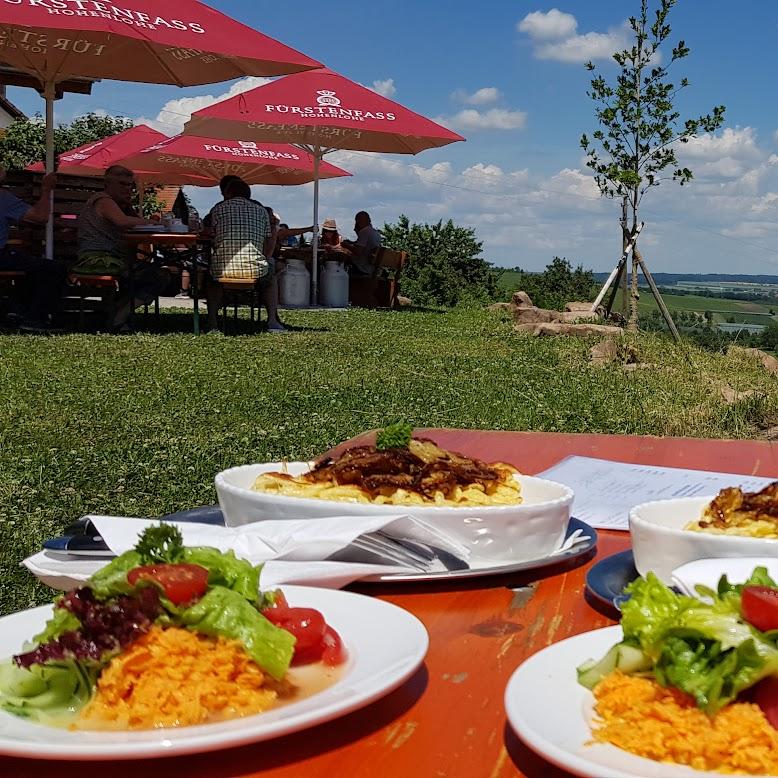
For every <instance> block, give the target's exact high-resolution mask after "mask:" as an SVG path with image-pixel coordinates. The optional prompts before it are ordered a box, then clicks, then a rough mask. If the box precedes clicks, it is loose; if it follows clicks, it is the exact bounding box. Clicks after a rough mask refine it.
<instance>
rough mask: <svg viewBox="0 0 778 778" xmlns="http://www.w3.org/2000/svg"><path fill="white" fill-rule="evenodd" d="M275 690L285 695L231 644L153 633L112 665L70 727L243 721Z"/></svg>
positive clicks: (175, 632)
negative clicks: (76, 721) (77, 718)
mask: <svg viewBox="0 0 778 778" xmlns="http://www.w3.org/2000/svg"><path fill="white" fill-rule="evenodd" d="M287 687H288V685H287ZM279 690H280V691H282V692H285V691H288V688H285V687H284V686H283V685H281V686H279V685H278V684H275V683H274V682H273V681H272V679H270V678H267V677H266V676H265V675H264V674H263V673H262V671H261V670H260V668H259V667H258V666H257V665H256V663H255V662H254V661H253V660H252V659H251V658H250V657H249V656H248V654H247V653H246V652H245V651H244V649H243V647H242V646H241V644H240V643H238V642H237V641H234V640H226V639H224V638H221V637H219V638H210V637H206V636H204V635H198V634H196V633H193V632H189V631H188V630H185V629H179V628H176V627H172V628H170V629H161V628H159V627H153V628H152V629H151V630H150V631H149V632H148V633H147V634H146V635H144V636H143V637H142V638H140V639H139V640H137V641H136V642H135V643H133V644H132V645H131V646H130V647H129V648H128V649H127V651H125V652H124V653H122V654H121V655H119V656H117V657H114V659H112V660H111V662H110V664H109V665H108V666H107V667H106V668H105V670H104V671H103V672H102V674H101V675H100V678H99V680H98V682H97V691H96V693H95V695H94V697H93V698H92V700H90V702H89V703H88V704H87V705H86V707H85V708H84V709H83V710H82V712H81V715H80V718H79V722H78V724H77V725H76V727H77V728H79V729H121V730H123V729H153V728H157V727H183V726H188V725H190V724H203V723H206V722H210V721H221V720H224V719H232V718H238V717H241V716H249V715H252V714H255V713H261V712H262V711H264V710H267V709H268V708H269V707H271V706H272V705H273V704H274V703H275V702H276V699H277V697H278V693H279Z"/></svg>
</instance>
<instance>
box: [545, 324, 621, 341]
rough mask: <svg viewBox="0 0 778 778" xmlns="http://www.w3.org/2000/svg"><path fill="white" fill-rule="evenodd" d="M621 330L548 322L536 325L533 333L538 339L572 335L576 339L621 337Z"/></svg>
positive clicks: (598, 325) (607, 326)
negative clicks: (591, 336) (594, 336)
mask: <svg viewBox="0 0 778 778" xmlns="http://www.w3.org/2000/svg"><path fill="white" fill-rule="evenodd" d="M622 333H623V330H622V329H621V327H611V326H609V325H607V324H565V323H563V322H549V323H547V324H538V325H537V326H536V327H535V330H534V332H533V334H534V335H536V336H540V337H549V336H554V335H573V336H575V337H578V338H585V337H587V336H589V335H599V336H603V337H605V336H611V335H614V336H619V337H620V336H621V335H622Z"/></svg>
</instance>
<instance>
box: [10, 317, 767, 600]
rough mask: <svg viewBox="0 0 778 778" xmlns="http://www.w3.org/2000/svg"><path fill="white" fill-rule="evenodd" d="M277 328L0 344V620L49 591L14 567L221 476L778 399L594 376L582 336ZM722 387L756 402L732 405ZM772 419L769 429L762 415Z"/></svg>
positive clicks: (681, 420)
mask: <svg viewBox="0 0 778 778" xmlns="http://www.w3.org/2000/svg"><path fill="white" fill-rule="evenodd" d="M286 318H287V319H288V321H289V322H290V323H291V324H292V325H294V326H295V327H298V328H300V329H299V331H297V332H295V333H293V334H290V335H287V336H269V335H266V334H260V335H256V336H239V337H227V338H224V337H214V336H201V337H199V338H196V337H194V336H192V335H189V334H181V332H183V330H184V329H185V328H186V327H187V326H188V325H189V319H188V318H186V317H183V316H179V315H176V314H163V317H162V319H163V322H164V324H165V326H166V327H167V328H171V329H172V328H175V327H179V329H180V333H179V334H166V335H159V334H157V335H153V334H144V335H137V336H134V337H110V336H97V335H70V336H63V337H51V338H37V337H23V336H10V335H6V336H0V379H1V380H2V387H3V388H2V395H3V403H2V405H0V473H2V478H0V522H1V523H2V532H3V543H2V549H0V567H2V574H1V577H0V612H2V613H7V612H9V611H12V610H15V609H18V608H23V607H27V606H29V605H32V604H35V603H39V602H42V601H45V600H46V599H47V598H48V597H50V595H51V592H49V591H48V590H44V589H43V588H42V587H39V586H36V585H34V583H33V581H32V580H31V577H30V576H29V575H28V574H27V573H26V572H25V571H23V570H21V569H20V568H19V567H18V564H19V561H20V560H21V559H22V558H23V557H25V556H26V555H28V554H30V553H32V552H34V551H36V550H38V549H39V548H40V544H41V541H42V540H43V539H44V538H46V537H50V536H52V535H56V534H58V533H59V532H60V531H61V530H62V528H63V527H64V526H65V525H66V524H67V523H69V522H70V521H71V520H73V519H74V518H77V517H78V516H81V515H82V514H85V513H89V512H92V513H109V514H124V515H137V516H158V515H161V514H163V513H167V512H170V511H175V510H179V509H183V508H187V507H193V506H196V505H203V504H208V503H212V502H214V500H215V493H214V489H213V477H214V475H215V473H216V472H217V471H219V470H221V469H223V468H226V467H229V466H232V465H238V464H243V463H247V462H256V461H263V460H268V459H278V458H279V457H290V458H308V457H312V456H314V455H316V454H318V453H319V452H321V451H323V450H325V449H327V448H328V447H330V446H332V445H333V444H335V443H337V442H339V441H341V440H343V439H344V438H348V437H350V436H352V435H356V434H357V433H359V432H361V431H363V430H365V429H370V428H373V427H378V426H382V425H383V424H384V423H385V422H386V421H387V420H394V419H399V418H403V419H407V420H408V421H410V422H412V423H413V424H415V425H417V426H433V427H434V426H449V427H468V428H493V429H517V430H547V431H565V432H611V433H640V434H655V435H691V436H701V437H758V436H759V435H760V434H761V430H762V429H763V428H764V427H765V426H766V425H768V424H769V423H771V422H770V414H771V413H772V411H771V409H772V408H775V407H778V388H777V387H776V382H775V379H774V377H771V376H769V375H768V374H767V373H765V372H764V371H763V370H762V368H761V367H759V366H758V365H757V363H756V362H755V361H752V360H750V359H747V358H745V357H725V356H721V355H714V354H709V353H705V352H702V351H697V350H689V351H686V350H683V349H680V348H678V347H676V346H674V345H673V344H672V342H671V341H669V340H667V339H665V338H663V337H661V336H652V335H645V336H640V338H639V339H637V340H636V341H635V345H636V348H637V349H638V352H639V354H640V356H641V358H642V359H643V360H644V361H645V362H648V363H652V364H653V365H655V366H654V367H653V368H651V369H646V370H637V371H634V372H630V373H627V372H625V371H623V370H622V369H620V368H619V367H613V366H611V367H607V368H600V367H593V366H591V365H590V364H589V362H588V352H589V348H590V346H591V343H590V342H582V341H579V340H574V339H558V340H546V339H534V338H524V337H520V336H518V335H516V334H515V333H514V332H513V331H512V328H511V324H510V322H509V321H508V320H507V318H506V317H504V316H502V315H501V314H495V313H491V312H487V311H482V310H457V311H452V312H446V313H436V312H409V311H402V312H370V311H350V312H330V311H321V312H297V313H288V314H287V316H286ZM712 381H726V382H728V383H729V384H730V385H731V386H733V387H735V388H738V389H748V388H751V389H755V390H757V393H756V394H755V395H753V396H752V397H750V398H749V399H748V400H745V401H743V402H740V403H736V404H735V405H731V406H728V405H726V404H725V403H724V402H723V401H721V400H720V399H718V396H717V394H716V393H715V392H714V391H711V382H712ZM772 423H778V421H773V422H772Z"/></svg>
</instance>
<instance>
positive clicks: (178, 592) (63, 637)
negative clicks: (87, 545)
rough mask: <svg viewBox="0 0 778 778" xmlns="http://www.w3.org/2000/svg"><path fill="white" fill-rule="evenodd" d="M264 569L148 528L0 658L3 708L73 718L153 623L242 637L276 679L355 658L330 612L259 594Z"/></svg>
mask: <svg viewBox="0 0 778 778" xmlns="http://www.w3.org/2000/svg"><path fill="white" fill-rule="evenodd" d="M259 575H260V567H255V566H253V565H251V564H250V563H249V562H247V561H245V560H242V559H238V558H237V557H236V556H235V555H234V553H232V552H227V553H222V552H221V551H218V550H217V549H215V548H209V547H204V546H200V547H184V545H183V542H182V537H181V534H180V532H179V531H178V529H177V528H175V527H174V526H172V525H169V524H160V525H158V526H153V527H150V528H148V529H147V530H146V531H145V532H144V533H143V534H142V536H141V537H140V538H139V541H138V543H137V545H136V546H135V548H134V549H132V550H130V551H127V552H125V553H124V554H121V555H120V556H118V557H117V558H116V559H114V560H112V561H111V562H110V563H109V564H108V565H107V566H106V567H104V568H102V569H101V570H99V571H98V572H97V573H95V574H94V575H93V576H92V577H91V578H90V579H89V580H88V581H87V582H86V583H85V585H84V586H82V587H81V588H78V589H75V590H73V591H70V592H67V593H66V594H64V595H61V596H60V597H58V598H57V600H56V601H55V604H54V613H53V615H52V617H51V618H50V619H49V621H48V622H47V623H46V626H45V628H44V629H43V631H42V632H41V633H40V634H38V635H36V636H35V637H34V638H33V640H32V643H31V644H30V645H29V646H26V647H25V648H26V650H25V651H24V652H23V653H20V654H18V655H16V656H14V657H13V658H12V659H10V660H8V661H7V662H4V663H3V664H0V706H1V707H2V708H4V709H5V710H7V711H9V712H11V713H13V714H16V715H18V716H22V717H26V718H29V719H32V720H35V721H39V722H43V723H47V724H54V725H63V724H64V725H67V723H68V721H69V720H72V719H73V718H74V717H76V716H77V715H78V713H79V711H81V709H82V708H84V706H85V705H87V703H88V702H89V701H90V699H92V697H93V695H94V694H95V690H96V686H97V684H98V681H99V678H100V675H101V673H102V672H103V671H104V669H105V668H106V667H107V666H108V665H109V663H110V662H111V661H112V660H113V659H114V658H116V657H118V656H120V655H121V654H122V653H123V652H126V651H127V650H128V649H129V648H130V647H131V646H133V644H136V643H137V641H140V640H142V639H143V638H144V636H148V634H149V633H150V632H151V631H152V630H153V629H159V628H161V629H163V630H166V629H170V628H177V629H183V630H186V631H188V632H193V633H197V634H199V635H202V636H208V637H209V638H214V639H226V640H228V641H230V642H231V643H230V644H231V645H235V644H239V646H240V647H242V650H243V651H245V653H246V654H247V655H248V657H249V658H250V660H252V661H253V663H255V664H256V665H257V666H258V667H259V668H260V670H261V672H262V674H264V675H266V676H267V677H268V678H269V679H270V680H271V681H276V682H280V681H282V680H283V679H284V678H285V676H286V674H287V671H288V670H289V667H290V665H292V664H306V663H312V662H319V661H321V662H323V663H325V664H328V665H332V666H334V665H338V664H341V663H343V662H344V661H345V660H346V651H345V649H344V647H343V645H342V642H341V640H340V637H339V636H338V634H337V633H336V632H335V630H333V629H332V627H330V626H329V625H328V624H327V623H326V621H325V619H324V617H323V616H322V614H321V613H319V612H318V611H316V610H313V609H310V608H292V607H289V605H288V603H287V602H286V600H285V598H284V596H283V594H282V593H281V592H280V591H270V592H264V593H263V592H260V589H259Z"/></svg>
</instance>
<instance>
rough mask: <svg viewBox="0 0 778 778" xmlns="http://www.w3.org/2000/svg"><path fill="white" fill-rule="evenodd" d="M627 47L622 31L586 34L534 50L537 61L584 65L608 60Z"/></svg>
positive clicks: (546, 44)
mask: <svg viewBox="0 0 778 778" xmlns="http://www.w3.org/2000/svg"><path fill="white" fill-rule="evenodd" d="M627 45H628V40H627V36H626V34H625V33H624V31H622V30H615V31H612V32H587V33H586V34H585V35H573V36H572V37H570V38H567V39H565V40H561V41H554V42H553V43H544V44H543V45H541V46H537V47H536V48H535V56H536V57H537V58H538V59H553V60H556V61H557V62H566V63H578V64H581V63H584V62H589V61H590V60H595V59H610V57H611V56H612V55H613V52H614V51H620V50H621V49H624V48H626V47H627Z"/></svg>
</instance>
